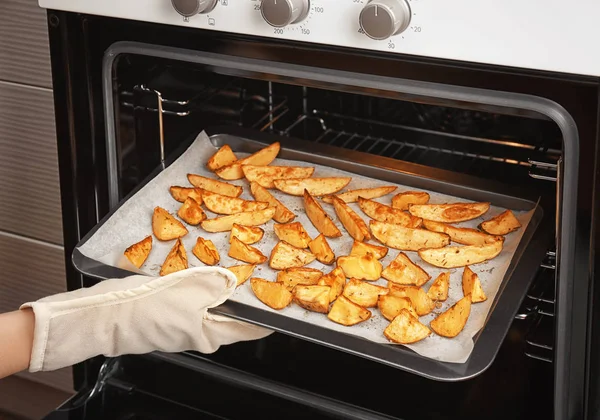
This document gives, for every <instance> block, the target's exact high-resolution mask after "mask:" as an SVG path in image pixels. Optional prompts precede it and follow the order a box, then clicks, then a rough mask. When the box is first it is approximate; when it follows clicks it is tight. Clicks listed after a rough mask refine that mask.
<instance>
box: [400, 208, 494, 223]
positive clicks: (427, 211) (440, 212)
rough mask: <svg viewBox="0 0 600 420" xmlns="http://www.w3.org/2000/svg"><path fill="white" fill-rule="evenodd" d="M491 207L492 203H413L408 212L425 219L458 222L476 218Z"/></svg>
mask: <svg viewBox="0 0 600 420" xmlns="http://www.w3.org/2000/svg"><path fill="white" fill-rule="evenodd" d="M489 209H490V203H454V204H413V205H411V206H410V207H409V208H408V212H409V213H410V214H412V215H413V216H416V217H420V218H421V219H425V220H433V221H434V222H442V223H458V222H464V221H467V220H472V219H476V218H478V217H479V216H481V215H483V214H484V213H485V212H486V211H488V210H489Z"/></svg>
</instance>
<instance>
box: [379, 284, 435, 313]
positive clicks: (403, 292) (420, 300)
mask: <svg viewBox="0 0 600 420" xmlns="http://www.w3.org/2000/svg"><path fill="white" fill-rule="evenodd" d="M388 288H389V289H390V295H392V296H398V297H407V298H409V299H410V302H411V303H412V306H413V308H415V311H416V312H417V315H419V316H423V315H427V314H428V313H430V312H431V311H433V309H434V308H435V302H434V301H433V300H431V298H430V297H429V296H427V293H425V290H423V289H422V288H421V287H417V286H399V285H397V284H394V283H388Z"/></svg>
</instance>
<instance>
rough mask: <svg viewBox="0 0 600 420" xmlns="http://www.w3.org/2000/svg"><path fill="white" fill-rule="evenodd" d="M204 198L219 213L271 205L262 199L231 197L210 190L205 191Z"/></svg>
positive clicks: (207, 204) (232, 212)
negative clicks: (252, 199) (251, 199)
mask: <svg viewBox="0 0 600 420" xmlns="http://www.w3.org/2000/svg"><path fill="white" fill-rule="evenodd" d="M202 200H204V205H205V206H206V208H207V209H208V210H210V211H212V212H213V213H217V214H237V213H242V212H247V211H249V212H252V211H257V210H263V209H266V208H267V207H269V203H263V202H261V201H249V200H243V199H241V198H235V197H229V196H227V195H221V194H217V193H214V192H210V191H204V193H203V194H202Z"/></svg>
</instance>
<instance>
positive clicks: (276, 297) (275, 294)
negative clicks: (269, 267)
mask: <svg viewBox="0 0 600 420" xmlns="http://www.w3.org/2000/svg"><path fill="white" fill-rule="evenodd" d="M250 287H252V291H253V292H254V295H255V296H256V297H257V298H258V300H260V301H261V302H262V303H264V304H265V305H267V306H268V307H270V308H273V309H276V310H280V309H283V308H285V307H286V306H288V305H289V304H290V303H292V298H293V296H292V293H291V292H290V291H289V290H288V289H286V288H285V286H284V285H283V284H281V283H279V282H273V281H269V280H265V279H259V278H257V277H254V278H251V279H250Z"/></svg>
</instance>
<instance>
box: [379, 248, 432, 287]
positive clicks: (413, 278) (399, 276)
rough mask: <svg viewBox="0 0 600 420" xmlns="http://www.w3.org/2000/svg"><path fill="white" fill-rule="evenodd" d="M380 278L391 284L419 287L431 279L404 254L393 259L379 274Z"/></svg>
mask: <svg viewBox="0 0 600 420" xmlns="http://www.w3.org/2000/svg"><path fill="white" fill-rule="evenodd" d="M381 276H382V277H383V278H384V279H386V280H389V281H391V282H393V283H397V284H403V285H407V286H419V287H420V286H422V285H424V284H425V283H427V282H428V281H429V279H431V276H430V275H429V274H427V272H426V271H425V270H423V269H422V268H421V267H419V266H418V265H417V264H415V263H414V262H412V261H411V260H410V258H408V255H406V254H405V253H404V252H401V253H399V254H398V256H397V257H396V258H394V260H393V261H392V262H391V263H390V265H388V266H387V267H386V268H385V269H384V270H383V271H382V272H381Z"/></svg>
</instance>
